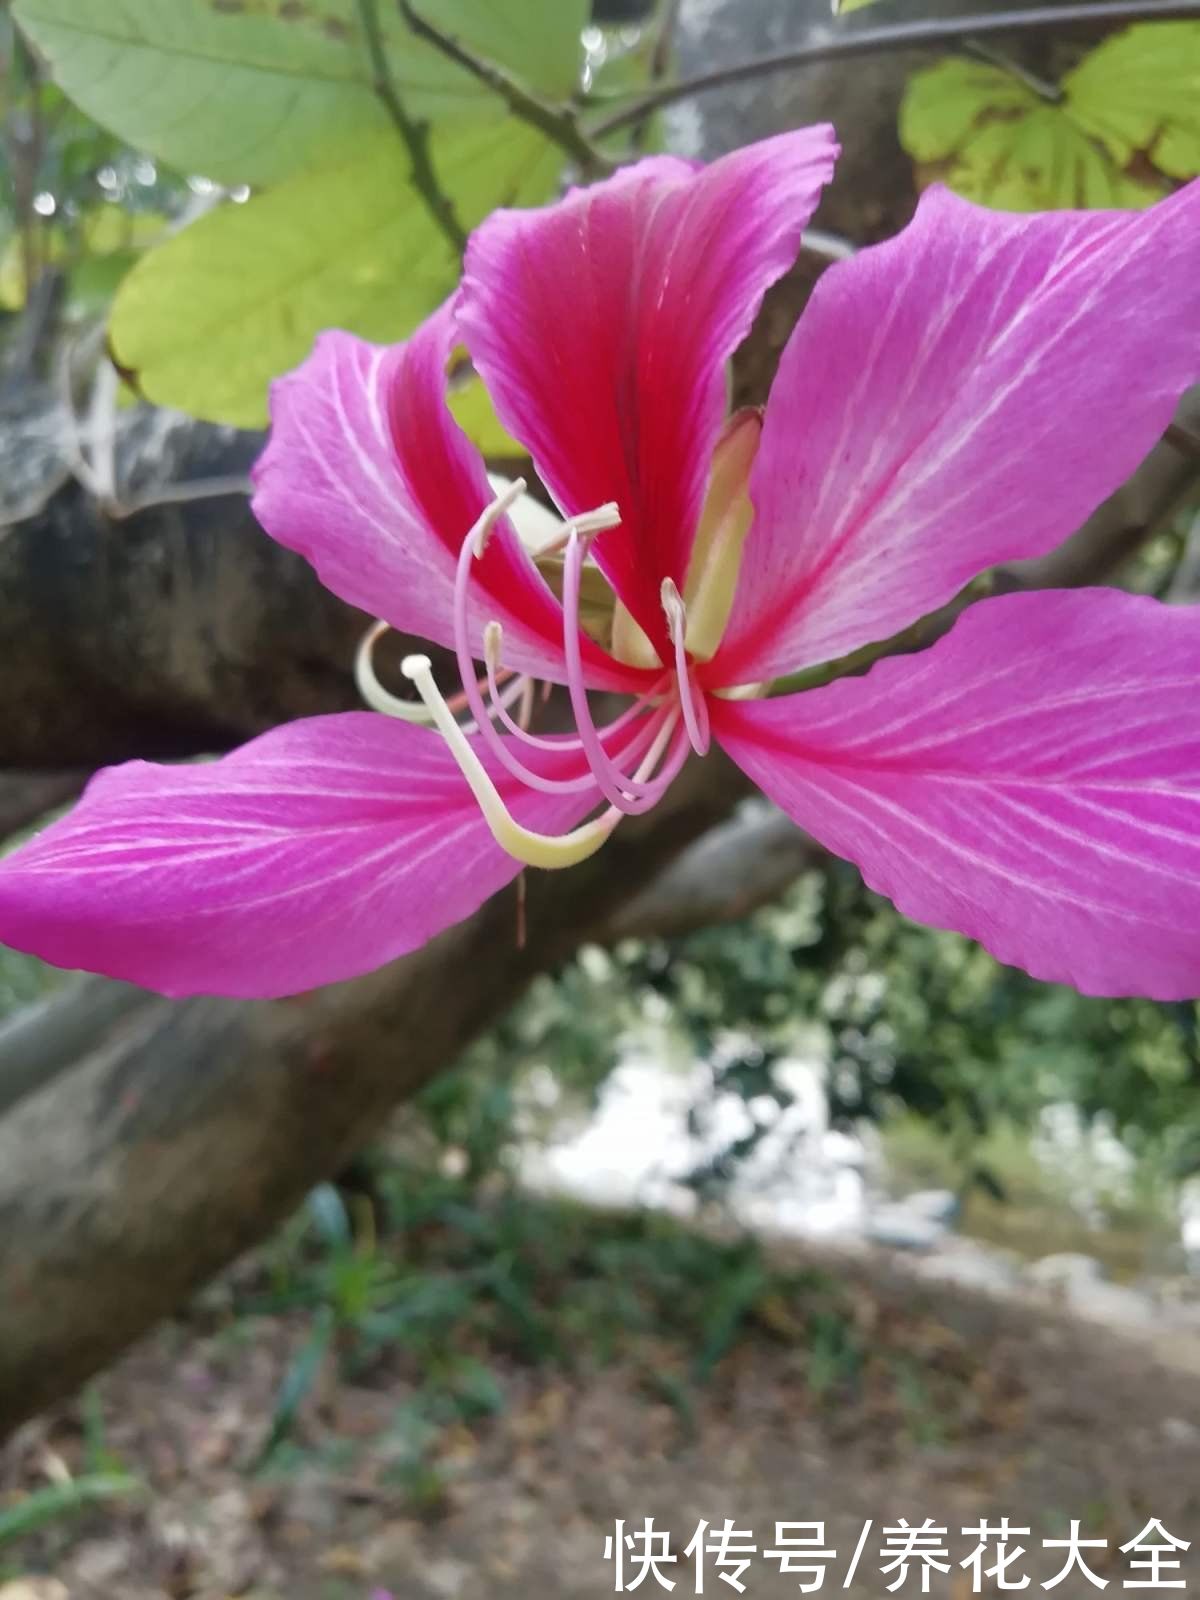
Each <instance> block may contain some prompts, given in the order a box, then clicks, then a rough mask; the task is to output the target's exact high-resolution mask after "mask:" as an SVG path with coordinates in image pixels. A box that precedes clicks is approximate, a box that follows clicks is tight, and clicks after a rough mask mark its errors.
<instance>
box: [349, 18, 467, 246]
mask: <svg viewBox="0 0 1200 1600" xmlns="http://www.w3.org/2000/svg"><path fill="white" fill-rule="evenodd" d="M375 5H376V0H358V14H359V19H360V21H361V22H362V29H363V36H364V38H365V39H366V42H367V53H368V54H369V56H370V58H371V72H372V74H373V76H374V89H375V93H376V94H377V95H378V96H379V98H380V99H381V100H382V101H383V103H384V105H385V106H386V107H387V111H388V115H389V116H390V117H391V119H392V121H393V122H394V123H395V125H396V131H397V132H398V133H399V135H400V137H401V139H402V140H403V141H404V146H405V149H406V150H407V151H408V159H409V168H410V175H411V177H412V183H413V188H414V189H416V191H417V193H418V194H419V195H420V196H421V198H422V199H423V200H424V202H425V204H426V206H427V207H428V209H429V213H430V215H431V216H432V217H433V219H434V221H435V222H436V223H437V225H438V227H439V228H440V229H441V230H442V232H443V233H444V234H445V236H446V238H447V240H448V241H449V243H450V245H451V247H452V249H453V250H454V253H455V255H457V256H461V255H462V253H463V250H464V249H465V248H466V243H467V235H466V232H465V230H464V228H463V225H462V223H461V222H460V221H459V220H458V214H457V212H456V211H455V209H454V204H453V202H452V201H451V199H450V197H449V195H447V194H446V193H445V192H444V191H443V189H442V187H441V185H440V184H439V183H438V179H437V174H436V173H435V172H434V170H433V159H432V157H431V156H430V154H429V126H428V124H427V123H423V122H414V121H413V119H412V118H411V117H410V116H409V115H408V112H407V111H405V109H404V102H403V101H402V100H401V99H400V96H399V94H398V92H397V90H396V86H395V84H394V83H393V82H392V75H391V71H390V70H389V67H388V59H387V51H386V49H385V48H384V43H383V34H382V32H381V30H380V27H379V13H378V12H377V10H376V8H375Z"/></svg>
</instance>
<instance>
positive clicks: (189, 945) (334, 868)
mask: <svg viewBox="0 0 1200 1600" xmlns="http://www.w3.org/2000/svg"><path fill="white" fill-rule="evenodd" d="M485 759H486V758H485ZM544 759H545V760H546V761H549V762H551V763H552V764H554V767H553V770H556V771H559V772H560V775H566V766H565V765H564V762H565V758H563V757H560V756H558V755H548V756H546V757H545V758H544ZM488 765H489V767H490V768H491V770H492V772H493V776H494V777H495V779H496V782H497V784H498V786H499V787H500V789H501V792H502V793H504V794H505V795H506V797H507V798H508V799H509V802H510V804H511V805H512V809H513V811H514V813H515V814H516V815H517V816H518V817H519V818H520V820H521V821H523V822H525V823H526V824H527V825H529V826H531V827H534V828H540V829H545V830H548V831H554V832H557V831H560V830H562V829H565V828H568V827H570V826H572V825H573V824H574V823H575V822H576V821H577V820H578V819H579V818H580V817H581V816H582V815H583V814H584V812H586V811H587V810H588V809H589V808H590V807H592V806H594V805H595V804H596V801H597V799H598V795H595V794H594V795H592V796H591V798H589V797H588V796H587V795H586V794H585V795H583V796H580V795H578V794H576V795H569V796H567V797H566V799H565V800H564V799H563V798H561V797H558V796H555V797H550V798H547V797H546V796H544V795H539V794H533V793H531V792H530V791H528V790H524V789H521V790H520V791H519V793H516V792H515V791H517V789H518V786H517V785H516V784H514V783H513V781H512V780H511V779H509V778H507V777H506V776H505V775H503V774H502V773H500V772H499V770H498V769H497V768H496V767H495V766H493V765H492V764H491V763H490V762H488ZM576 767H577V763H576ZM576 767H572V768H571V771H572V772H573V771H575V770H576ZM517 871H518V865H517V863H516V862H515V861H514V860H512V859H511V858H510V857H509V856H508V855H506V854H505V853H504V852H503V851H502V850H501V849H500V848H499V847H498V846H497V845H496V844H495V843H494V842H493V839H492V836H491V833H490V832H489V831H488V827H487V824H486V823H485V822H484V820H483V818H482V816H481V815H480V812H479V809H478V807H477V806H476V804H475V801H474V800H473V798H472V797H471V793H470V791H469V790H468V788H467V785H466V783H465V781H464V780H463V778H462V777H461V775H460V774H459V771H458V768H457V767H456V766H455V765H454V762H453V759H452V758H451V756H450V755H449V753H448V751H447V749H446V746H445V745H444V744H443V742H442V740H441V739H440V738H439V737H438V736H437V735H436V734H435V733H431V732H429V731H428V730H426V729H424V728H416V727H413V726H411V725H409V724H407V723H403V722H392V721H389V720H388V719H387V718H385V717H381V716H375V715H373V714H371V713H369V712H350V713H347V714H345V715H342V716H329V717H314V718H311V719H310V720H307V721H302V722H293V723H291V724H289V725H288V726H286V727H282V728H276V729H274V730H273V731H272V732H270V733H266V734H263V735H262V736H261V737H260V738H257V739H254V740H252V741H251V742H250V743H249V744H247V745H244V746H243V747H242V748H241V749H240V750H237V751H235V752H234V753H233V754H232V755H230V756H226V757H225V758H224V759H223V760H220V761H216V762H211V763H203V764H200V765H196V766H170V767H167V766H152V765H149V764H147V763H145V762H141V761H134V762H130V763H128V764H127V765H125V766H122V767H114V768H110V769H109V770H108V771H106V772H102V773H100V774H99V775H98V776H97V777H96V778H94V779H93V780H92V782H91V783H90V784H89V785H88V787H87V790H86V792H85V794H84V796H83V799H82V800H81V801H80V803H79V804H78V805H77V806H76V807H75V809H74V810H73V811H72V812H71V813H70V814H69V815H68V816H66V817H64V818H63V819H62V820H61V821H59V822H56V823H53V824H51V826H50V827H48V828H46V829H45V831H44V832H42V833H40V834H38V835H37V836H36V837H35V838H34V839H32V840H31V841H30V842H29V843H28V844H26V845H25V846H23V847H22V848H21V849H20V850H18V851H16V852H15V853H14V854H13V855H11V856H9V857H7V858H6V859H5V860H3V861H0V942H3V943H5V944H9V945H11V946H13V948H14V949H18V950H27V951H30V952H32V953H33V954H34V955H38V956H41V957H42V958H43V960H46V961H50V962H52V963H53V964H54V965H55V966H61V967H83V968H86V969H88V970H90V971H93V972H103V973H106V974H107V975H108V976H110V977H114V978H125V979H128V980H130V981H132V982H134V983H140V984H144V985H145V986H147V987H148V988H152V989H157V990H160V991H161V992H162V993H164V994H171V995H184V994H224V995H234V996H239V997H247V998H270V997H273V996H276V995H284V994H294V993H296V992H298V991H299V990H302V989H311V988H313V987H315V986H316V985H318V984H324V983H332V982H335V981H337V980H338V979H341V978H350V977H354V976H356V975H357V974H359V973H362V972H367V971H369V970H371V969H372V968H374V967H378V966H381V965H382V964H383V963H384V962H386V961H390V960H392V958H393V957H394V956H398V955H401V954H403V953H404V952H405V951H406V950H412V949H415V948H416V947H417V946H418V945H421V944H424V943H425V942H426V941H427V940H428V939H431V938H432V937H433V936H434V934H436V933H439V932H440V931H441V930H442V929H443V928H446V927H449V926H450V924H451V923H454V922H459V921H461V920H462V918H464V917H467V916H469V915H470V914H471V913H472V912H473V911H475V910H476V909H477V908H478V907H479V906H480V905H482V904H483V902H484V901H485V900H486V899H487V898H488V897H489V895H491V894H494V893H495V891H496V890H497V889H499V888H501V887H502V886H503V885H504V884H506V883H508V882H509V880H510V879H512V878H513V877H514V876H515V875H516V873H517Z"/></svg>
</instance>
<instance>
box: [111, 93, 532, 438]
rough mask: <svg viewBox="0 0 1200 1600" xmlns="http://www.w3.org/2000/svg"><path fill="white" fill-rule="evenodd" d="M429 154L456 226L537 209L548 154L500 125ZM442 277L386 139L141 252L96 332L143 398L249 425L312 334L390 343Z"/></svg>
mask: <svg viewBox="0 0 1200 1600" xmlns="http://www.w3.org/2000/svg"><path fill="white" fill-rule="evenodd" d="M431 146H432V154H433V160H434V164H435V167H436V169H437V172H438V174H439V177H440V179H441V182H442V183H443V184H444V186H445V188H446V190H447V191H448V192H450V193H452V194H453V195H454V200H455V205H456V207H457V209H458V215H459V217H460V219H461V220H462V222H463V223H464V224H465V225H467V226H471V225H473V224H474V223H476V222H478V221H480V220H481V219H482V218H483V217H484V216H486V215H487V213H488V212H489V211H491V210H493V209H494V208H495V207H496V206H498V205H512V204H521V203H530V202H534V201H537V200H540V199H543V198H545V197H546V196H547V195H548V194H550V193H552V192H553V189H554V186H555V183H556V181H557V176H558V171H559V166H560V156H559V153H558V151H557V150H556V149H555V148H554V147H553V146H552V145H550V144H549V143H548V142H547V141H546V140H545V139H544V138H543V137H542V136H541V135H540V134H539V133H537V132H536V131H535V130H533V129H531V128H529V127H528V126H527V125H526V124H524V123H520V122H516V121H514V120H511V119H510V120H509V121H507V122H505V123H503V124H501V125H500V126H498V127H491V128H480V127H479V126H478V125H476V126H469V127H467V128H465V129H458V130H456V131H455V132H454V134H453V135H450V134H448V133H447V134H443V135H442V136H441V137H435V138H434V139H433V140H431ZM458 272H459V263H458V260H457V257H456V256H455V255H454V252H453V251H452V250H451V248H450V246H449V245H448V244H447V242H446V240H445V238H444V236H443V235H442V233H441V232H440V231H439V229H438V228H437V226H436V224H435V223H434V222H433V220H432V218H431V217H430V215H429V212H428V210H427V209H426V207H425V205H424V203H423V202H422V201H421V199H420V198H419V197H418V196H417V195H416V193H415V192H414V190H413V189H412V188H411V186H410V185H409V183H408V160H407V155H406V153H405V151H404V149H403V147H402V146H401V144H400V142H399V140H398V139H397V138H396V137H395V134H394V132H393V131H392V130H391V129H390V128H389V129H388V130H387V131H386V132H384V133H382V134H380V135H377V136H376V137H374V138H372V139H371V140H369V141H368V142H366V143H364V144H363V145H362V146H361V147H360V148H359V149H358V150H357V151H356V152H354V153H353V154H351V155H348V156H346V157H345V158H344V159H343V160H341V161H338V162H336V163H334V164H333V165H331V166H328V167H325V168H322V169H321V170H319V171H315V172H306V173H299V174H297V175H296V176H295V177H293V178H289V179H288V180H287V181H286V182H284V183H282V184H280V185H279V186H278V187H277V188H275V189H271V190H268V191H267V192H266V193H264V194H261V195H256V196H255V197H253V198H252V199H251V200H249V201H248V202H247V203H246V204H245V205H233V204H230V205H226V206H222V207H221V208H220V209H218V210H216V211H213V212H210V213H209V214H208V215H207V216H205V217H202V218H200V220H199V221H198V222H195V223H193V224H192V225H191V227H189V228H185V229H184V230H183V232H182V233H179V234H177V235H176V236H175V237H174V238H172V239H169V240H168V241H167V242H166V243H165V244H163V245H160V246H159V248H158V249H156V250H152V251H150V252H149V253H148V254H147V255H145V256H144V257H143V258H142V259H141V261H139V262H138V264H137V265H136V266H135V267H134V269H133V270H132V271H131V272H130V273H129V275H128V276H127V277H126V278H125V280H124V282H123V283H122V285H121V288H120V290H119V292H118V294H117V298H116V302H115V304H114V307H113V314H112V319H111V324H110V334H111V338H112V343H113V347H114V349H115V351H116V353H117V356H118V359H119V361H120V364H121V365H122V366H123V367H125V368H127V369H130V370H132V371H134V372H136V373H137V375H138V380H139V383H140V386H141V388H142V391H143V392H144V393H145V395H146V396H147V397H148V398H149V399H151V400H154V401H157V402H158V403H159V404H160V405H166V406H174V407H177V408H178V409H179V410H181V411H189V412H191V413H192V414H193V415H194V416H198V417H203V418H205V419H207V420H209V421H215V422H229V423H234V424H237V425H239V426H242V427H257V426H260V425H261V424H262V423H263V422H265V420H266V415H267V385H268V383H269V382H270V380H271V379H272V378H273V377H277V376H278V375H279V374H280V373H282V372H286V371H287V370H288V369H289V368H291V367H294V366H296V365H297V364H298V363H299V362H300V361H302V360H303V359H304V357H305V356H306V355H307V354H308V352H309V349H310V348H311V346H312V341H313V338H314V336H315V335H316V334H317V333H318V332H319V331H320V330H321V329H323V328H345V329H347V330H348V331H350V332H352V333H357V334H359V335H361V336H362V337H363V338H366V339H374V340H379V341H381V342H389V341H392V340H396V339H401V338H403V337H405V336H406V335H407V334H408V333H410V332H411V331H412V329H413V328H414V327H415V326H416V324H417V323H418V322H419V321H420V320H421V319H422V318H423V317H424V316H426V315H428V313H429V312H430V311H431V310H432V309H433V308H434V307H435V306H436V305H437V304H438V303H439V301H440V300H441V299H442V298H444V296H445V295H446V294H448V293H449V292H450V290H451V289H452V288H453V286H454V283H455V281H456V279H457V277H458Z"/></svg>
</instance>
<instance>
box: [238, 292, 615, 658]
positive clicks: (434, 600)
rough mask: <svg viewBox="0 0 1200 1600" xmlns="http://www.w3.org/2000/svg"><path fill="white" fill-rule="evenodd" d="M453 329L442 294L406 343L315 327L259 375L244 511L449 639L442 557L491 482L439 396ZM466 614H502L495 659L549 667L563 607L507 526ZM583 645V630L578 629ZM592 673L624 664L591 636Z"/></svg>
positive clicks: (345, 592)
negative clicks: (258, 429) (281, 364)
mask: <svg viewBox="0 0 1200 1600" xmlns="http://www.w3.org/2000/svg"><path fill="white" fill-rule="evenodd" d="M458 342H459V336H458V333H457V331H456V329H455V321H454V308H453V305H452V303H449V302H448V303H447V304H446V305H444V306H443V307H442V308H441V310H440V311H437V312H435V314H434V315H433V316H432V317H430V318H429V320H428V321H427V322H425V323H423V324H422V326H421V327H420V328H418V329H417V331H416V333H414V334H413V336H412V338H411V339H409V340H408V341H407V342H406V343H405V344H399V345H394V346H392V347H390V348H386V349H385V348H384V347H382V346H380V345H372V344H367V343H365V342H364V341H363V340H362V339H356V338H354V337H353V336H352V335H350V334H348V333H336V332H334V333H325V334H322V335H321V337H320V338H319V339H318V340H317V343H316V346H315V348H314V350H313V353H312V355H311V356H310V357H309V358H308V360H307V361H306V362H304V364H303V365H302V366H300V367H298V368H297V369H296V371H295V372H292V373H289V374H288V375H287V376H286V377H284V378H280V379H279V380H278V381H277V382H276V383H274V384H273V385H272V386H271V419H272V427H271V437H270V439H269V440H268V442H267V446H266V449H265V450H264V451H263V454H262V456H261V457H260V459H259V461H258V464H257V466H256V467H255V473H254V476H255V495H254V502H253V505H254V513H255V515H256V516H257V518H258V520H259V521H260V522H261V523H262V525H263V527H264V528H265V529H266V531H267V532H268V533H269V534H270V535H271V536H272V538H274V539H277V540H278V541H279V543H280V544H283V545H286V546H287V547H288V549H290V550H297V551H299V552H300V554H301V555H303V556H304V557H305V558H306V559H307V560H308V561H311V563H312V564H313V566H314V567H315V568H316V570H317V573H318V574H319V576H320V578H321V581H322V582H323V583H324V584H326V585H327V587H329V588H330V589H332V590H333V591H334V593H335V594H338V595H340V596H341V597H342V599H343V600H348V601H349V602H350V604H351V605H355V606H361V607H362V609H363V610H364V611H366V612H367V613H369V615H371V616H375V617H382V618H384V619H386V621H388V622H390V623H391V624H392V626H393V627H395V628H399V629H400V630H401V631H402V632H404V633H415V634H417V635H419V636H420V637H421V638H424V639H430V640H433V641H434V642H435V643H437V644H442V645H452V644H453V642H454V629H453V620H452V619H453V607H452V599H453V592H454V571H455V564H456V562H457V559H458V553H459V550H460V548H461V546H462V541H463V539H464V538H465V537H466V535H467V533H468V531H469V530H470V528H471V525H472V524H473V523H474V521H475V519H476V518H477V517H478V515H479V513H480V512H481V511H482V510H483V508H484V506H486V505H487V504H488V503H489V501H490V500H491V499H492V498H493V491H492V489H491V487H490V486H489V484H488V481H487V473H486V471H485V470H484V465H483V461H482V459H481V458H480V456H479V453H478V451H477V450H476V449H475V447H474V446H473V445H472V444H471V443H470V441H469V440H468V439H467V438H466V436H465V435H464V434H463V432H462V431H461V429H460V428H459V427H458V424H457V423H456V422H455V421H454V420H453V418H452V416H451V414H450V411H449V408H448V407H447V405H446V403H445V393H446V363H447V361H448V359H449V356H450V353H451V351H452V350H453V348H454V346H455V345H456V344H457V343H458ZM475 574H476V579H475V584H474V590H473V604H472V611H471V615H472V622H473V624H474V626H475V628H476V630H477V631H478V632H482V629H483V626H484V624H485V623H486V622H487V621H488V620H489V619H490V618H493V617H494V618H496V619H497V620H499V621H500V622H502V623H503V625H504V635H505V664H506V665H508V666H511V667H514V668H517V669H518V670H520V671H527V672H532V673H533V674H534V675H535V676H537V677H540V678H548V679H551V680H553V681H556V682H557V681H561V679H562V676H563V666H562V610H561V607H560V606H559V604H558V601H557V600H556V599H555V598H554V596H553V595H552V594H551V592H550V590H549V589H548V588H547V586H546V584H545V583H544V582H543V580H542V578H541V576H540V574H539V573H538V572H537V570H536V568H535V567H534V566H533V563H532V562H531V561H530V560H529V558H528V556H527V555H526V553H525V551H524V549H523V548H522V546H521V543H520V540H519V539H518V538H517V536H516V534H515V533H514V532H513V531H512V530H511V529H510V528H509V527H508V525H507V523H504V524H502V525H500V526H498V527H497V529H496V531H495V533H494V534H493V536H492V538H491V539H490V541H489V543H488V547H487V550H486V552H485V554H484V556H483V559H482V560H481V561H479V562H477V563H476V566H475ZM589 646H590V641H589ZM585 659H586V660H587V662H588V663H589V666H590V668H591V677H592V679H593V680H594V681H595V683H596V684H597V685H598V686H607V687H613V688H617V687H621V686H623V685H624V684H625V683H627V682H628V679H629V674H628V673H625V672H622V671H621V670H620V669H618V668H615V667H614V666H613V665H612V664H611V663H609V664H608V665H607V666H606V665H605V663H606V662H607V657H606V656H604V654H603V653H602V652H601V651H600V650H599V649H598V648H596V647H595V646H590V648H589V649H588V651H587V654H586V657H585Z"/></svg>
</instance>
